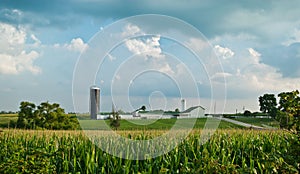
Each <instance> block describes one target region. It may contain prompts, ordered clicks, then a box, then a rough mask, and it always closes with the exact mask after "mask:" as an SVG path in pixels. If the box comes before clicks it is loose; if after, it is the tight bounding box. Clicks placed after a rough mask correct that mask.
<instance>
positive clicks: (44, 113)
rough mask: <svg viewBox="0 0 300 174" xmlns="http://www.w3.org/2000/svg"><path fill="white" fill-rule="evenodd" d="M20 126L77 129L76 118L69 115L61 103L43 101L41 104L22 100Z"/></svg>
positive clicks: (18, 121)
mask: <svg viewBox="0 0 300 174" xmlns="http://www.w3.org/2000/svg"><path fill="white" fill-rule="evenodd" d="M16 126H17V127H18V128H27V129H56V130H57V129H77V128H78V127H79V124H78V122H77V120H76V118H72V117H69V116H68V115H67V114H66V113H65V111H64V109H62V108H61V107H60V106H59V104H57V103H53V104H50V103H49V102H43V103H41V104H40V105H39V106H37V107H36V106H35V104H33V103H30V102H21V104H20V111H19V113H18V120H17V123H16Z"/></svg>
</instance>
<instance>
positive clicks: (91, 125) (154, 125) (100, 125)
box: [79, 118, 242, 130]
mask: <svg viewBox="0 0 300 174" xmlns="http://www.w3.org/2000/svg"><path fill="white" fill-rule="evenodd" d="M207 119H210V122H211V123H216V124H219V122H220V121H219V120H217V119H214V118H198V119H197V120H196V121H195V124H194V125H192V123H193V121H194V119H180V124H184V125H185V127H186V126H187V125H188V124H190V126H188V127H193V128H204V126H205V123H206V121H207ZM176 121H177V119H159V120H150V119H149V120H120V127H119V128H118V130H168V129H171V128H172V126H173V125H174V124H175V123H176ZM191 122H192V123H191ZM79 123H80V126H81V127H82V128H83V129H89V130H103V129H106V128H105V127H107V125H109V120H79ZM146 123H151V124H146ZM218 128H220V129H229V128H242V127H241V126H238V125H235V124H233V123H229V122H226V121H221V122H220V124H219V125H218Z"/></svg>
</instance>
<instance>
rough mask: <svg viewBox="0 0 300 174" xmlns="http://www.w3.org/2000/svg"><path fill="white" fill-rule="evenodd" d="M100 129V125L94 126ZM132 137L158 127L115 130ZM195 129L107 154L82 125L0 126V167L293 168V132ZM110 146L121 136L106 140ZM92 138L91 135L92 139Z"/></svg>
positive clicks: (94, 170) (209, 170)
mask: <svg viewBox="0 0 300 174" xmlns="http://www.w3.org/2000/svg"><path fill="white" fill-rule="evenodd" d="M95 132H96V133H101V132H103V131H95ZM117 133H119V134H122V135H123V136H126V137H131V139H135V140H145V139H150V138H151V137H153V136H156V135H158V134H160V131H159V130H147V131H128V130H127V131H117ZM200 135H201V129H194V130H193V131H192V133H191V134H190V135H189V136H188V137H187V138H186V139H185V140H184V141H183V142H182V144H180V145H179V146H177V147H175V148H174V149H173V150H171V151H170V152H168V153H166V154H165V155H162V156H159V157H156V158H149V159H146V160H126V159H122V158H118V157H116V156H112V155H110V154H107V153H106V152H104V151H103V150H101V149H100V148H98V147H97V146H96V145H95V144H93V142H91V141H90V140H89V139H88V138H87V137H86V136H85V135H84V134H83V132H81V131H33V130H13V129H4V130H3V131H2V132H0V173H297V172H298V171H297V165H299V164H297V160H298V163H299V157H298V156H297V154H296V153H295V151H293V147H292V144H293V143H292V142H293V141H295V137H294V135H292V134H290V133H288V132H285V131H281V130H264V131H257V130H241V129H223V130H217V132H216V133H215V134H214V135H213V136H212V137H211V138H210V139H209V140H208V141H207V142H206V143H204V144H202V145H201V144H200V143H199V142H200ZM106 140H107V142H106V143H109V144H110V145H111V147H115V146H119V147H122V143H120V142H111V141H109V139H102V141H106ZM95 141H96V140H95Z"/></svg>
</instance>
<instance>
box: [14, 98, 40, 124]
mask: <svg viewBox="0 0 300 174" xmlns="http://www.w3.org/2000/svg"><path fill="white" fill-rule="evenodd" d="M35 109H36V106H35V104H33V103H30V102H28V101H22V102H21V103H20V111H19V113H18V120H17V127H19V128H35V118H36V115H35V113H34V112H35Z"/></svg>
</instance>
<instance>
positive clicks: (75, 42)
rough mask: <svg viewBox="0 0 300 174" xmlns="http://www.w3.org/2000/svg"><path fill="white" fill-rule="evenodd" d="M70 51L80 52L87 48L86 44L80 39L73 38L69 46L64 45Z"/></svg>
mask: <svg viewBox="0 0 300 174" xmlns="http://www.w3.org/2000/svg"><path fill="white" fill-rule="evenodd" d="M64 47H65V48H67V49H68V50H70V51H78V52H82V51H84V50H85V49H86V48H87V44H86V43H84V42H83V40H82V39H81V38H74V39H72V40H71V42H70V43H69V44H65V45H64Z"/></svg>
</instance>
